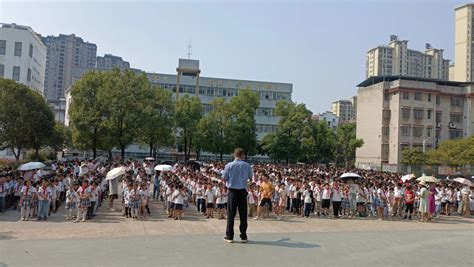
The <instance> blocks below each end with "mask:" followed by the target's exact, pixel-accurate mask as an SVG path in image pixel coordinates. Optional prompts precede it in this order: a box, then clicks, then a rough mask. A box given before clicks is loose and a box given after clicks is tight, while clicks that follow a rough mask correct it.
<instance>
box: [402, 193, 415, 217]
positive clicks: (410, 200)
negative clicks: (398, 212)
mask: <svg viewBox="0 0 474 267" xmlns="http://www.w3.org/2000/svg"><path fill="white" fill-rule="evenodd" d="M414 204H415V192H413V190H412V189H411V186H410V185H407V186H406V189H405V217H403V219H404V220H406V219H407V216H408V219H409V220H411V215H412V214H413V205H414Z"/></svg>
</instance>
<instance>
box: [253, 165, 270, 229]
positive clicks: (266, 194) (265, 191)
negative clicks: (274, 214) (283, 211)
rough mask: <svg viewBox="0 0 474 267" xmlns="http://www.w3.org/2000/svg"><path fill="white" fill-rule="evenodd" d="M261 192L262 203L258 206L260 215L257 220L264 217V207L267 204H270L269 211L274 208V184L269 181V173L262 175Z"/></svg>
mask: <svg viewBox="0 0 474 267" xmlns="http://www.w3.org/2000/svg"><path fill="white" fill-rule="evenodd" d="M259 191H260V194H261V199H260V204H259V205H258V207H257V211H258V217H257V218H256V219H257V220H258V219H260V218H262V217H263V207H265V205H268V209H269V210H268V212H271V209H272V200H271V197H272V194H273V185H272V184H271V183H270V182H269V181H268V175H267V174H263V175H262V183H261V184H260V190H259Z"/></svg>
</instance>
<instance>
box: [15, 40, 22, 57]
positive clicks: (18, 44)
mask: <svg viewBox="0 0 474 267" xmlns="http://www.w3.org/2000/svg"><path fill="white" fill-rule="evenodd" d="M21 46H22V43H21V42H15V53H14V54H13V55H14V56H17V57H21Z"/></svg>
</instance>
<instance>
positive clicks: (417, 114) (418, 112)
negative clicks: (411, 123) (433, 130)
mask: <svg viewBox="0 0 474 267" xmlns="http://www.w3.org/2000/svg"><path fill="white" fill-rule="evenodd" d="M413 117H414V118H415V119H417V120H421V119H423V110H422V109H414V110H413Z"/></svg>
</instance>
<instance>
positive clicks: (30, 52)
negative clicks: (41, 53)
mask: <svg viewBox="0 0 474 267" xmlns="http://www.w3.org/2000/svg"><path fill="white" fill-rule="evenodd" d="M28 55H29V56H30V57H33V45H32V44H30V51H29V52H28Z"/></svg>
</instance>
